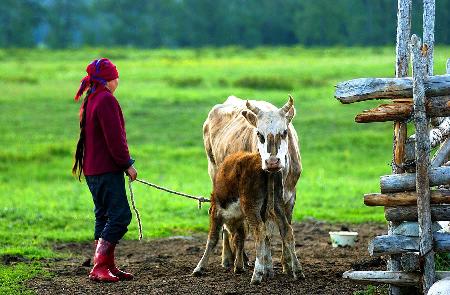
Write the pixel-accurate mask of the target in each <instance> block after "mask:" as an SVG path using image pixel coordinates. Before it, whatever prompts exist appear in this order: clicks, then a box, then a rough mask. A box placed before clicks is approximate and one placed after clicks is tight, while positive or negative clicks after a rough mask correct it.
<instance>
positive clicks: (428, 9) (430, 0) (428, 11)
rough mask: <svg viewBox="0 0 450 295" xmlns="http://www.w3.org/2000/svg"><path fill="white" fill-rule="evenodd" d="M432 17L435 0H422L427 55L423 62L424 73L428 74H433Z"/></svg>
mask: <svg viewBox="0 0 450 295" xmlns="http://www.w3.org/2000/svg"><path fill="white" fill-rule="evenodd" d="M434 18H435V0H424V1H423V44H426V47H427V55H426V60H425V62H426V64H425V73H426V74H427V75H428V76H432V75H433V56H434Z"/></svg>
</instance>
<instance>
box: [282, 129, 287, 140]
mask: <svg viewBox="0 0 450 295" xmlns="http://www.w3.org/2000/svg"><path fill="white" fill-rule="evenodd" d="M287 134H288V131H287V129H286V130H284V131H283V135H282V136H281V137H282V138H283V139H284V138H286V136H287Z"/></svg>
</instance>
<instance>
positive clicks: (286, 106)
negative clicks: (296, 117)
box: [281, 94, 294, 114]
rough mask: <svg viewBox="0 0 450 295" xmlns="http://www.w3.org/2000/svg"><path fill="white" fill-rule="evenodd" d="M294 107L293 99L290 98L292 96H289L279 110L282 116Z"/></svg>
mask: <svg viewBox="0 0 450 295" xmlns="http://www.w3.org/2000/svg"><path fill="white" fill-rule="evenodd" d="M293 105H294V99H293V98H292V96H291V95H290V94H289V100H288V102H287V103H286V104H285V105H284V106H283V107H282V108H281V112H282V113H283V114H287V112H289V110H290V109H291V108H292V106H293Z"/></svg>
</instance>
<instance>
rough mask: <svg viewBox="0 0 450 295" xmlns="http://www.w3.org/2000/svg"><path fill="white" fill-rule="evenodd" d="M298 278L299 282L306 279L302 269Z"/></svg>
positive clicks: (298, 271) (298, 272)
mask: <svg viewBox="0 0 450 295" xmlns="http://www.w3.org/2000/svg"><path fill="white" fill-rule="evenodd" d="M297 278H298V279H299V280H304V279H305V274H304V273H303V271H302V270H301V269H300V270H297Z"/></svg>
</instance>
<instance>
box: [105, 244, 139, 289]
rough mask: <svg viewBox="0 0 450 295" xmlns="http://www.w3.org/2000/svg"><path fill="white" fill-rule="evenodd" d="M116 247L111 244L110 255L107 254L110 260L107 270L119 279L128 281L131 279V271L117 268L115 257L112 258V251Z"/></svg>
mask: <svg viewBox="0 0 450 295" xmlns="http://www.w3.org/2000/svg"><path fill="white" fill-rule="evenodd" d="M115 249H116V245H113V246H112V252H111V256H109V258H110V260H109V270H110V271H111V273H112V274H113V275H115V276H116V277H118V278H119V279H120V280H122V281H130V280H132V279H133V275H132V274H131V273H128V272H124V271H122V270H120V269H118V268H117V267H116V262H115V258H114V251H115Z"/></svg>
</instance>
